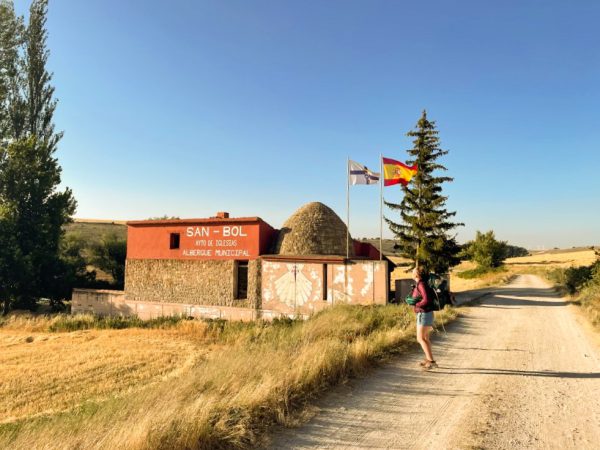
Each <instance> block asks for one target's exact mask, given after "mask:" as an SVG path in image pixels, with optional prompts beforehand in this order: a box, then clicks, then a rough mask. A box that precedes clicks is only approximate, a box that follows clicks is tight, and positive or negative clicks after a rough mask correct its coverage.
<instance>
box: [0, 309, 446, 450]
mask: <svg viewBox="0 0 600 450" xmlns="http://www.w3.org/2000/svg"><path fill="white" fill-rule="evenodd" d="M436 314H437V317H438V319H442V320H449V319H451V318H452V317H455V316H456V312H455V311H453V310H449V311H448V310H447V311H443V312H440V313H436ZM23 320H25V319H23ZM413 321H414V316H413V313H412V311H410V310H409V309H408V308H407V307H406V306H393V305H390V306H385V307H344V306H340V307H335V308H331V309H329V310H327V311H324V312H323V313H321V314H318V315H317V316H315V317H314V318H312V319H310V320H309V321H306V322H281V323H275V324H264V323H260V322H257V323H253V324H236V323H213V324H206V323H203V322H188V321H186V322H181V323H179V324H178V325H176V326H174V327H173V328H171V329H168V330H136V329H130V330H119V331H115V330H90V331H86V332H81V331H78V332H70V333H56V334H51V333H42V332H39V331H38V332H33V331H18V330H15V329H14V328H11V327H9V328H4V329H2V328H0V336H1V338H0V339H1V341H0V342H1V345H2V348H1V351H0V367H2V371H3V372H1V373H0V380H1V381H0V382H1V383H2V387H1V389H2V396H3V405H2V418H3V421H4V423H1V424H0V448H6V447H9V448H18V449H21V448H22V449H25V448H27V449H32V448H86V449H87V448H97V449H100V448H111V449H112V448H128V449H149V448H169V449H171V448H211V449H214V448H247V447H252V446H254V445H256V443H257V442H258V441H259V439H260V434H261V433H262V432H263V431H264V430H265V428H267V427H268V426H269V425H270V424H272V423H286V422H287V421H288V420H290V418H292V419H293V417H294V413H295V412H296V411H298V409H299V407H301V406H302V405H303V404H304V402H305V401H306V400H307V399H310V398H311V397H312V396H314V395H316V394H317V393H318V392H320V391H321V390H323V389H325V388H326V387H327V386H328V385H330V384H333V383H337V382H339V381H340V380H342V379H344V378H345V377H348V376H351V375H355V374H358V373H361V372H363V371H365V370H367V369H368V368H369V367H370V366H372V365H373V364H374V363H376V361H378V360H379V359H381V358H382V357H384V356H385V355H387V354H389V353H390V352H395V351H398V350H399V349H401V348H403V346H405V345H407V344H408V343H410V342H413V341H414V324H413ZM22 325H24V326H25V327H29V329H30V330H31V329H43V323H42V321H41V320H37V321H34V322H33V323H32V324H29V325H27V324H22ZM46 325H47V324H46ZM29 338H31V339H29ZM7 380H8V381H7ZM61 410H62V412H61Z"/></svg>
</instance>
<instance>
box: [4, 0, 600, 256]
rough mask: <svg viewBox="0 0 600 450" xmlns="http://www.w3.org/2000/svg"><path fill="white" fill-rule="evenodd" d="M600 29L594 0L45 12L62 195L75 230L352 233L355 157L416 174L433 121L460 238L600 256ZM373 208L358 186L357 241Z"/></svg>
mask: <svg viewBox="0 0 600 450" xmlns="http://www.w3.org/2000/svg"><path fill="white" fill-rule="evenodd" d="M28 4H29V2H26V1H21V0H17V1H16V2H15V5H16V8H17V11H18V12H21V13H24V12H26V9H27V7H28ZM599 22H600V3H598V2H595V1H591V0H590V1H574V2H565V1H562V0H561V1H555V0H552V1H548V0H545V1H503V2H481V1H456V2H448V1H440V0H434V1H429V2H414V1H411V2H408V1H366V0H365V1H326V2H324V1H296V2H291V1H275V0H273V1H247V0H246V1H223V0H220V1H191V0H189V1H183V0H176V1H175V0H174V1H161V2H159V1H141V0H135V1H130V0H128V1H115V0H103V1H92V0H89V1H85V2H81V1H75V0H51V2H50V12H49V19H48V25H47V26H48V31H49V41H48V45H49V48H50V51H51V55H50V62H49V68H50V70H52V71H53V72H54V78H53V83H54V85H55V87H56V96H57V98H58V99H59V106H58V109H57V112H56V115H55V122H56V126H57V128H58V129H60V130H64V131H65V136H64V138H63V140H62V141H61V143H60V147H59V152H58V155H57V156H58V157H59V161H60V163H61V165H62V167H63V184H64V185H66V186H69V187H71V188H72V189H73V191H74V193H75V196H76V198H77V200H78V202H79V207H78V211H77V214H76V216H77V217H82V218H105V219H143V218H147V217H150V216H158V215H163V214H168V215H174V216H180V217H207V216H211V215H214V213H215V212H216V211H222V210H224V211H229V212H230V213H231V214H232V215H233V216H254V215H258V216H260V217H262V218H263V219H265V220H266V221H267V222H269V223H271V224H272V225H273V226H275V227H280V226H281V225H282V224H283V222H284V221H285V219H286V218H287V217H288V216H289V215H290V214H292V213H293V212H294V211H295V210H296V209H297V208H298V207H300V206H301V205H303V204H304V203H307V202H310V201H321V202H323V203H325V204H327V205H329V206H331V207H332V208H333V209H334V210H335V211H336V212H337V213H338V214H339V215H340V216H341V217H342V218H345V216H346V181H345V180H346V178H345V177H346V174H345V170H346V158H347V157H348V156H349V157H350V158H351V159H353V160H356V161H358V162H362V163H364V164H366V165H367V166H369V167H373V168H375V167H376V166H377V165H378V158H379V154H380V153H382V154H383V155H384V156H387V157H391V158H395V159H400V160H403V159H406V149H407V148H409V147H410V145H411V142H410V140H409V138H408V137H406V136H405V134H406V132H407V131H409V130H410V129H411V128H413V127H414V125H415V123H416V121H417V120H418V118H419V116H420V114H421V111H422V110H423V109H427V111H428V115H429V118H431V119H433V120H435V121H436V122H437V125H438V129H439V132H440V138H441V142H442V147H443V148H444V149H447V150H449V154H448V155H447V156H445V157H444V158H443V159H442V160H441V162H442V163H443V164H444V165H445V166H446V167H447V168H448V169H449V171H448V173H449V175H450V176H453V177H454V178H455V181H454V182H453V183H451V184H448V185H446V187H445V190H444V191H445V193H446V194H447V195H448V196H449V199H448V202H447V204H448V207H449V209H451V210H454V211H457V220H458V221H461V222H464V223H465V226H464V227H461V228H459V229H458V230H457V232H458V239H459V241H461V242H462V241H465V240H468V239H471V238H472V237H473V236H474V234H475V231H476V230H482V231H485V230H489V229H493V230H494V231H495V232H496V235H497V237H499V238H501V239H504V240H508V241H509V242H510V243H513V244H517V245H523V246H526V247H529V248H538V247H546V248H548V247H554V246H558V247H570V246H579V245H590V244H600V227H599V226H598V224H599V223H600V208H599V207H598V206H597V205H598V197H599V194H600V177H599V171H598V168H599V167H600V112H599V109H598V105H600V83H599V82H598V81H599V79H600V31H599V28H598V23H599ZM384 196H385V198H386V199H387V200H390V201H400V199H401V192H400V190H399V189H395V188H386V189H385V191H384ZM378 202H379V189H378V187H366V186H357V187H354V188H352V190H351V222H350V231H351V233H352V234H353V236H355V237H363V236H377V235H378V233H379V218H378V216H379V209H378V208H379V207H378ZM386 215H388V216H390V217H393V213H392V212H390V211H386ZM384 236H386V237H389V236H391V234H390V232H389V231H388V230H385V232H384Z"/></svg>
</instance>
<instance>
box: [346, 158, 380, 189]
mask: <svg viewBox="0 0 600 450" xmlns="http://www.w3.org/2000/svg"><path fill="white" fill-rule="evenodd" d="M379 176H380V174H379V173H376V172H372V171H370V170H369V169H368V168H367V166H363V165H362V164H359V163H357V162H355V161H350V164H349V166H348V177H349V180H350V184H352V185H355V184H377V183H379Z"/></svg>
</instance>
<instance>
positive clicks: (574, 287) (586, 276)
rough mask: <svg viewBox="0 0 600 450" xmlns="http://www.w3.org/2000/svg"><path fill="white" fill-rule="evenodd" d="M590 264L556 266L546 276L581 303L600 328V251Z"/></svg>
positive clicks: (590, 318)
mask: <svg viewBox="0 0 600 450" xmlns="http://www.w3.org/2000/svg"><path fill="white" fill-rule="evenodd" d="M595 256H596V260H595V261H594V262H593V263H592V264H589V265H580V266H573V267H566V268H555V269H552V270H549V271H547V272H546V274H545V275H546V278H547V279H548V280H550V281H551V282H552V283H554V286H555V287H556V288H557V289H558V290H559V291H561V292H562V293H563V294H564V295H569V296H571V299H572V300H573V302H574V303H575V304H577V305H580V306H581V307H582V308H583V310H584V311H585V313H586V316H587V317H588V319H589V320H590V322H591V323H592V324H593V325H594V326H595V327H596V328H598V329H600V251H598V250H596V251H595Z"/></svg>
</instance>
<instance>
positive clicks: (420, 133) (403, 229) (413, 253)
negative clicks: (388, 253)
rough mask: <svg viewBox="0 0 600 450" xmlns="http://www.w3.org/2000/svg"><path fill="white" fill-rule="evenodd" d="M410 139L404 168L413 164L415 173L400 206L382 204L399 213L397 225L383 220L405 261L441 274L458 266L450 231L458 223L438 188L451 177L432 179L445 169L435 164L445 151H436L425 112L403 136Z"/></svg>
mask: <svg viewBox="0 0 600 450" xmlns="http://www.w3.org/2000/svg"><path fill="white" fill-rule="evenodd" d="M407 136H410V137H412V138H414V140H413V148H412V149H410V150H408V153H409V155H410V156H411V157H412V158H411V159H410V160H409V161H407V163H408V165H414V164H416V165H417V166H418V171H417V173H416V174H415V176H414V177H413V179H412V180H411V183H409V185H408V186H402V191H403V194H404V195H403V198H402V201H401V203H399V204H396V203H390V202H385V204H386V206H388V207H389V208H391V209H392V210H396V211H399V212H400V217H401V219H402V221H401V222H395V221H393V220H391V219H389V218H387V217H386V218H385V220H386V222H387V223H388V225H389V226H390V229H391V230H392V232H393V233H394V234H395V235H396V239H397V247H398V248H399V250H400V253H401V255H402V256H404V257H405V258H409V259H411V260H412V261H414V263H415V265H416V266H420V267H425V268H426V269H427V270H431V271H434V272H436V273H445V272H447V270H448V269H449V268H450V267H452V266H454V265H456V264H458V263H459V258H458V256H457V255H458V253H459V251H460V247H459V246H458V244H457V243H456V240H455V238H454V237H451V236H450V235H449V233H450V231H451V230H452V229H454V228H455V227H457V226H460V225H462V224H461V223H455V222H452V221H451V219H452V217H453V216H454V215H456V213H455V212H448V211H447V210H446V200H447V197H445V196H443V195H442V185H443V183H446V182H451V181H452V180H453V178H450V177H447V176H436V174H435V172H436V171H445V170H446V168H445V167H444V166H443V165H441V164H439V163H438V162H436V161H437V159H438V158H440V157H441V156H443V155H446V154H447V153H448V152H447V151H446V150H442V149H441V148H440V142H439V138H438V131H437V130H436V128H435V122H434V121H429V120H428V119H427V113H426V111H423V115H422V116H421V118H420V119H419V121H418V122H417V126H416V129H415V130H414V131H410V132H408V133H407Z"/></svg>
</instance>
